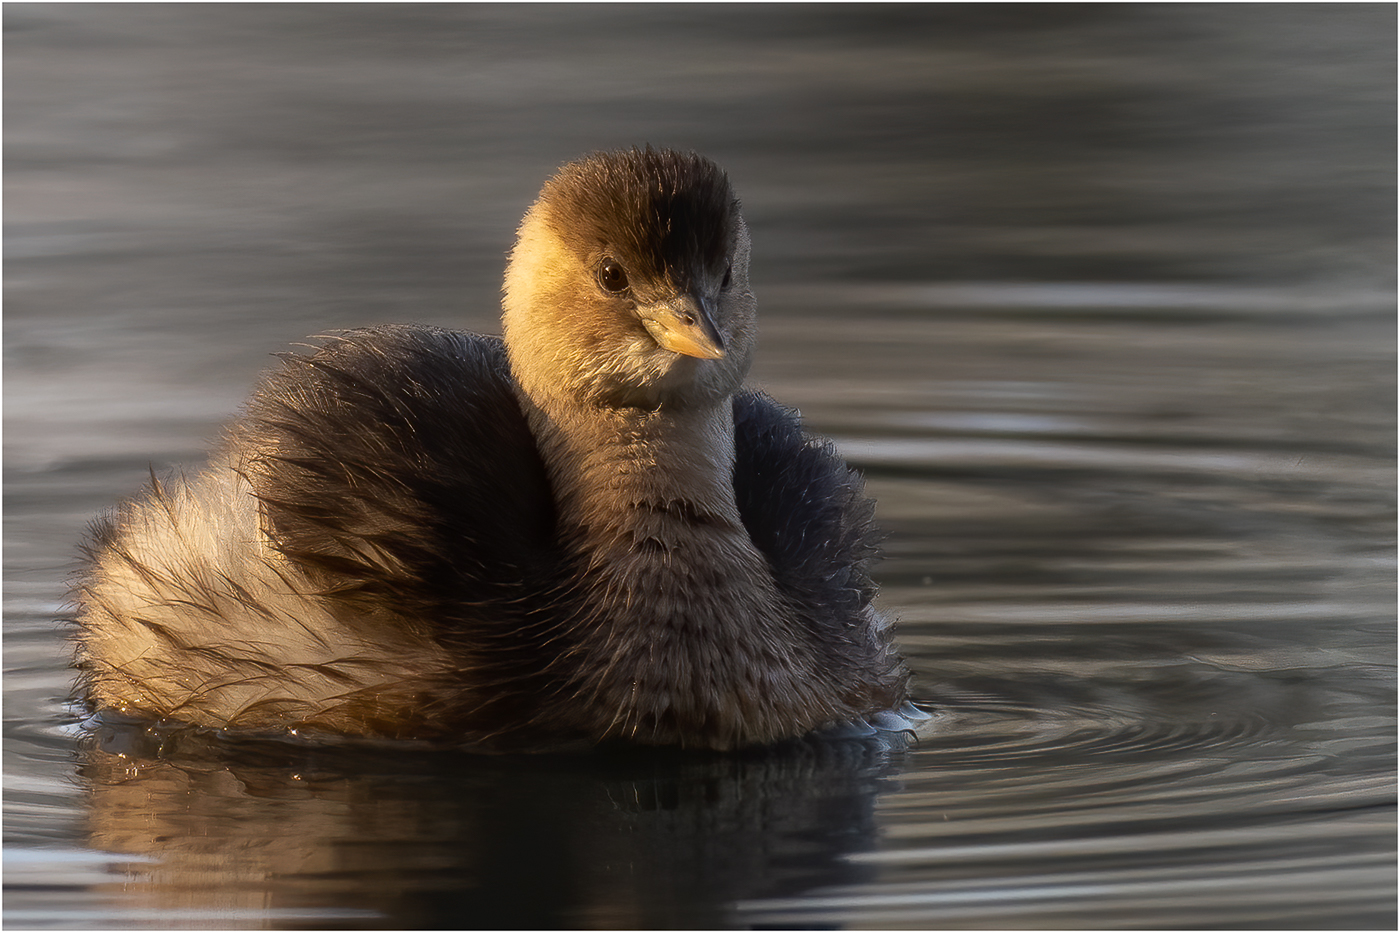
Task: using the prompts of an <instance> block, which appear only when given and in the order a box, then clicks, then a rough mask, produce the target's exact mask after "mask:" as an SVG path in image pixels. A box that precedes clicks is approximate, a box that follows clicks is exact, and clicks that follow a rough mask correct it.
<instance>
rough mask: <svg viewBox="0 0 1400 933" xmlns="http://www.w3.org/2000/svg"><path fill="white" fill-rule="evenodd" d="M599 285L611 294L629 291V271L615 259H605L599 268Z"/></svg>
mask: <svg viewBox="0 0 1400 933" xmlns="http://www.w3.org/2000/svg"><path fill="white" fill-rule="evenodd" d="M598 284H599V285H601V286H603V288H605V289H606V290H608V291H610V292H623V291H626V290H627V271H626V270H625V269H623V268H622V266H621V265H620V264H619V263H618V262H617V260H615V259H604V260H603V262H602V264H601V265H600V266H598Z"/></svg>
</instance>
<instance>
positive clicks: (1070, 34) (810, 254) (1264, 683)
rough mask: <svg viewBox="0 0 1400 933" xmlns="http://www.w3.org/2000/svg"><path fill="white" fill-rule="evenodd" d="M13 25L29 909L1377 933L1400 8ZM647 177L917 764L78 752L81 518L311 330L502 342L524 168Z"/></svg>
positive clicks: (226, 12) (143, 15)
mask: <svg viewBox="0 0 1400 933" xmlns="http://www.w3.org/2000/svg"><path fill="white" fill-rule="evenodd" d="M3 15H4V27H5V47H4V51H5V56H4V77H5V86H4V130H5V140H4V146H5V150H4V155H5V177H4V181H5V189H4V190H5V201H4V215H5V253H4V258H5V281H4V287H5V292H4V298H5V306H4V312H5V313H4V352H5V367H4V406H5V408H4V427H5V432H4V468H5V510H4V543H5V550H4V610H5V623H4V624H5V670H6V679H5V730H6V732H5V734H6V739H7V741H6V742H5V747H4V756H5V770H6V775H5V780H6V794H5V829H6V837H7V847H8V848H7V852H6V859H5V874H6V885H7V897H6V902H5V908H6V922H7V923H8V924H9V925H12V926H33V925H44V926H49V927H64V928H73V927H83V926H89V927H104V926H112V925H118V924H120V925H123V926H162V925H164V926H170V925H175V926H211V925H212V926H261V927H267V926H292V927H295V926H298V925H301V926H394V925H405V924H406V925H430V924H432V923H439V924H445V925H448V926H460V925H493V924H494V925H514V924H521V923H524V924H526V925H543V926H551V925H553V926H589V925H595V926H627V925H653V926H687V925H692V926H693V925H705V926H735V925H737V926H746V925H774V924H779V925H797V926H813V925H822V926H834V925H835V926H839V925H851V926H878V927H900V926H909V927H920V928H933V927H955V928H958V927H972V926H990V927H998V926H1000V927H1005V926H1016V927H1043V926H1079V927H1094V926H1105V927H1122V926H1189V925H1197V926H1210V927H1221V926H1232V925H1233V926H1249V925H1254V926H1259V925H1264V926H1275V927H1288V926H1304V927H1306V926H1312V927H1317V926H1352V927H1357V926H1376V927H1381V928H1393V926H1394V922H1395V916H1394V909H1395V887H1394V885H1395V877H1394V841H1395V836H1394V810H1393V807H1394V799H1395V798H1394V785H1393V774H1394V738H1395V728H1394V727H1395V721H1394V713H1395V695H1394V682H1395V678H1394V660H1395V629H1394V623H1395V562H1394V557H1395V551H1394V532H1395V524H1394V499H1395V398H1396V392H1395V374H1396V367H1395V350H1396V339H1395V338H1396V330H1395V326H1396V319H1395V254H1396V243H1395V231H1396V199H1395V194H1396V191H1395V178H1396V158H1395V156H1396V99H1395V98H1396V77H1397V76H1396V43H1395V35H1396V25H1397V24H1396V10H1395V7H1394V6H1393V5H1389V4H1203V5H1190V4H1172V5H1155V4H1131V5H1116V4H1084V5H1078V4H1068V5H1066V4H1032V5H1020V4H967V5H962V4H952V5H924V4H908V5H891V6H887V5H859V6H845V5H840V4H835V5H826V4H823V5H811V6H808V5H773V6H770V5H722V4H706V5H655V6H653V5H645V4H642V5H634V4H618V5H611V4H609V5H592V4H569V5H552V4H530V5H496V4H392V5H379V4H353V5H341V4H256V5H254V4H246V5H245V4H66V3H65V4H24V3H7V4H5V7H4V11H3ZM645 143H651V144H653V145H657V146H670V147H677V148H683V149H691V148H693V149H696V150H698V151H701V152H703V153H705V154H707V155H709V156H711V157H712V158H714V159H715V160H716V161H718V162H719V163H721V164H722V165H724V166H725V167H726V168H727V170H728V171H729V173H730V177H731V179H732V181H733V183H734V185H735V187H736V189H737V190H738V191H739V193H740V195H741V197H742V198H743V201H744V206H745V213H746V216H747V218H748V221H749V224H750V227H751V230H752V233H753V241H754V266H753V285H754V291H755V293H756V295H757V296H758V299H759V307H760V315H761V318H760V321H761V328H762V329H761V340H760V348H759V358H758V361H757V363H756V366H755V370H754V374H753V375H754V380H755V381H756V382H757V383H759V384H761V385H762V386H763V387H765V388H766V389H767V390H768V391H770V392H771V393H772V394H774V395H775V396H777V397H778V398H779V399H780V400H782V401H784V402H785V403H787V404H789V405H792V406H795V407H798V408H800V409H801V410H802V411H803V413H804V416H805V417H806V420H807V423H808V425H809V426H810V427H811V428H813V429H814V430H817V431H820V432H823V433H826V434H828V435H831V436H833V437H834V438H835V439H836V440H837V442H838V444H840V446H841V447H842V449H843V450H844V451H845V452H846V453H847V455H848V456H849V457H850V458H851V460H852V462H854V463H855V464H856V465H858V466H860V467H861V468H862V469H863V470H864V471H865V472H866V475H867V478H868V482H869V486H870V490H871V492H872V493H873V494H874V495H876V496H877V497H878V499H879V501H880V516H881V521H882V523H883V524H884V526H885V527H886V529H887V530H888V531H889V535H890V536H889V543H888V559H887V561H886V562H885V564H884V565H883V568H882V573H881V581H882V585H883V593H884V603H885V605H886V607H887V608H888V609H890V611H892V612H893V613H895V614H896V615H898V616H900V618H901V619H902V629H901V632H902V635H901V639H902V642H903V644H904V646H905V650H906V653H907V654H908V656H909V659H910V663H911V666H912V667H913V668H914V671H915V675H916V681H915V688H916V694H917V695H918V696H919V697H920V698H921V699H922V700H924V701H926V702H928V703H929V704H930V706H931V707H932V708H934V709H935V710H937V712H938V718H936V720H935V722H934V724H933V726H932V727H931V731H930V732H929V733H928V734H925V735H921V736H920V740H919V742H918V743H917V745H915V746H913V747H911V748H910V749H906V750H904V751H899V750H897V749H896V750H891V749H859V750H855V751H852V750H850V749H846V750H844V751H840V752H839V753H837V752H832V751H831V750H830V749H827V750H825V751H821V752H820V753H812V754H807V753H803V754H802V755H798V756H797V757H796V758H794V757H791V756H786V757H785V756H776V757H772V758H766V757H763V756H758V757H757V758H754V759H746V760H745V761H743V762H730V763H714V762H710V763H707V764H705V765H703V766H699V765H696V764H695V763H693V762H691V763H679V764H678V763H674V762H664V761H647V762H644V763H640V764H639V763H635V762H633V763H627V764H626V765H625V766H623V765H618V766H617V767H613V766H611V765H609V766H607V767H604V766H602V765H599V764H597V763H593V764H590V765H588V766H579V765H570V764H567V763H562V764H561V763H554V764H550V765H544V764H538V765H536V764H521V763H515V764H508V765H505V764H501V763H491V764H485V763H482V762H478V761H472V760H471V758H470V756H466V760H458V759H455V758H454V759H452V760H450V761H448V760H445V759H443V758H440V757H434V756H427V757H425V758H408V759H405V758H403V757H402V756H399V755H395V754H390V755H386V756H384V757H383V758H375V757H374V756H371V755H366V756H364V757H363V758H359V757H356V756H354V755H350V756H343V757H335V756H329V757H324V756H323V757H318V756H314V755H313V756H312V757H313V758H314V759H315V760H314V761H312V762H310V763H308V761H307V760H304V759H302V758H298V759H297V760H296V761H295V762H294V763H288V762H287V761H285V760H282V759H281V758H278V757H277V756H276V755H272V756H271V760H268V759H267V758H259V757H257V756H254V755H252V754H251V753H247V754H245V753H242V752H239V751H238V750H237V749H235V750H234V751H232V752H230V751H229V750H228V749H226V748H219V749H217V750H214V751H210V750H207V749H205V750H201V751H198V752H195V751H189V750H186V751H183V752H181V751H179V750H172V749H171V748H168V747H162V746H161V745H160V744H159V743H158V742H157V743H156V744H155V745H154V746H153V747H147V746H146V745H143V744H141V743H139V742H138V743H135V744H133V745H128V744H122V743H117V745H116V746H113V745H112V744H111V742H109V741H108V739H109V738H110V737H106V738H103V737H99V738H98V739H96V740H95V739H94V738H93V736H92V735H90V734H88V733H87V732H85V731H84V730H82V729H80V728H78V727H77V725H76V723H77V722H78V721H79V720H81V719H82V715H83V714H82V712H81V711H80V710H78V709H75V708H73V707H71V706H69V705H68V697H69V691H70V686H71V678H70V676H69V673H68V672H67V670H66V667H65V665H66V662H67V655H66V652H67V648H66V646H65V644H64V641H63V637H62V629H61V627H60V626H56V625H55V620H56V619H60V618H62V617H63V616H64V614H65V611H66V610H65V605H64V600H65V598H66V595H65V594H66V586H67V580H68V578H69V575H70V574H71V573H72V572H73V571H74V570H75V568H76V567H77V563H76V547H77V543H78V541H79V540H80V538H81V536H82V534H83V530H84V528H85V527H86V524H87V522H88V521H89V520H90V519H91V518H92V516H93V515H95V514H96V513H97V512H98V511H100V510H101V509H103V508H106V507H108V506H110V505H111V504H113V503H114V502H116V501H117V500H119V499H120V498H121V497H123V496H128V495H131V494H133V493H135V492H136V491H137V490H138V489H139V487H140V486H141V484H142V483H143V482H144V481H145V479H146V477H147V476H148V474H149V471H150V470H152V469H154V470H156V471H157V472H160V471H164V470H167V469H169V468H171V467H173V466H175V465H177V464H188V465H190V467H191V468H194V467H195V466H197V465H198V464H199V463H200V462H201V461H202V459H203V457H204V456H205V452H206V451H207V449H208V446H209V444H210V443H211V442H212V441H213V440H214V439H216V438H217V436H218V430H219V425H220V424H221V423H222V422H223V421H224V420H226V419H227V418H228V417H229V416H230V415H231V414H233V413H234V412H235V411H236V410H237V407H238V405H239V404H240V401H241V399H242V398H243V397H244V396H245V395H246V394H247V392H248V390H249V388H250V387H251V385H252V383H253V381H254V380H255V379H256V377H257V374H258V372H259V371H260V370H261V369H263V368H264V367H266V366H267V365H269V364H270V362H271V359H270V356H269V354H271V353H273V352H276V351H279V350H282V349H284V348H286V347H287V346H288V345H289V344H292V343H295V342H297V341H301V340H304V339H305V338H306V337H307V336H308V335H312V334H317V333H324V332H326V331H328V330H333V329H337V328H346V327H353V326H357V325H363V324H371V323H379V322H386V321H420V322H424V323H433V324H441V325H447V326H453V327H461V328H466V329H472V330H480V331H484V332H498V324H497V315H498V311H499V288H500V276H501V272H502V269H503V266H504V261H505V256H506V253H507V251H508V250H509V248H510V245H511V242H512V238H513V232H514V229H515V225H516V224H517V223H518V221H519V218H520V216H521V215H522V214H523V212H524V210H525V208H526V207H527V206H528V205H529V203H530V202H531V200H532V199H533V197H534V195H535V193H536V192H537V190H538V188H539V186H540V183H541V182H542V181H543V179H544V178H545V177H547V176H548V175H549V174H550V173H551V172H552V171H553V170H554V168H555V167H557V166H558V165H559V164H560V163H562V162H564V161H567V160H569V159H573V158H575V157H577V156H580V155H582V154H584V153H586V152H588V151H591V150H595V149H607V148H621V147H628V146H633V145H642V144H645ZM123 741H125V740H123ZM307 754H310V753H307ZM428 778H431V780H428ZM386 866H388V867H387V868H386ZM464 918H466V919H464ZM473 921H475V923H473Z"/></svg>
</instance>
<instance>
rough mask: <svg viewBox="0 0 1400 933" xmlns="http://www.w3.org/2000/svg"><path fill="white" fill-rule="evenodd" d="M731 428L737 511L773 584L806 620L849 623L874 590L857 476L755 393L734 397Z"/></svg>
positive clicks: (873, 552) (873, 541) (873, 550)
mask: <svg viewBox="0 0 1400 933" xmlns="http://www.w3.org/2000/svg"><path fill="white" fill-rule="evenodd" d="M734 433H735V463H734V493H735V498H736V499H737V501H738V505H739V514H740V515H741V516H742V517H743V520H744V525H745V526H746V527H747V528H748V531H749V537H750V538H751V539H752V540H753V543H754V545H755V546H756V547H757V548H758V549H759V550H760V551H762V552H763V554H764V555H765V556H766V557H767V558H768V561H769V563H770V564H771V565H772V568H773V573H774V576H775V577H776V578H777V580H778V584H779V586H780V587H781V588H782V589H783V591H784V592H786V593H787V594H788V595H789V596H790V597H793V598H795V599H796V600H797V601H798V602H799V603H801V604H806V605H807V606H808V607H813V608H814V609H815V612H813V613H812V617H814V618H828V619H829V618H833V617H840V618H845V619H847V620H850V621H851V622H854V620H855V619H856V618H857V616H858V615H859V613H860V612H861V610H862V609H863V608H864V607H865V606H867V605H868V604H869V603H870V602H871V600H872V599H873V598H874V595H875V586H874V583H873V582H872V581H871V577H870V569H871V565H872V563H873V562H874V560H875V559H876V557H877V556H878V553H879V547H878V544H879V539H880V534H879V531H878V529H877V528H876V527H875V524H874V517H875V508H874V503H873V502H872V501H871V500H870V499H867V498H866V497H865V494H864V483H863V482H862V480H861V478H860V475H859V474H858V473H856V472H855V471H854V470H852V469H851V468H850V467H848V466H847V465H846V463H845V462H844V461H843V460H842V459H841V457H840V455H839V454H838V453H837V452H836V449H835V448H834V447H833V446H832V445H831V444H830V443H829V442H827V441H824V440H821V439H819V438H813V437H811V436H809V435H807V434H806V433H805V432H804V431H803V430H802V425H801V423H800V422H799V420H798V418H797V415H796V414H795V413H794V412H791V411H788V410H786V409H784V408H782V407H781V406H779V405H778V404H777V403H776V402H774V401H773V400H772V399H771V398H769V397H768V396H766V395H763V394H761V393H757V392H744V393H741V394H739V395H738V396H736V397H735V399H734Z"/></svg>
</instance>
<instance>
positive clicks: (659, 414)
mask: <svg viewBox="0 0 1400 933" xmlns="http://www.w3.org/2000/svg"><path fill="white" fill-rule="evenodd" d="M525 408H526V412H527V415H528V417H529V420H530V426H531V429H532V430H533V432H534V434H535V438H536V440H537V442H538V443H539V445H540V452H541V454H542V456H543V458H544V461H545V465H546V467H547V469H548V471H549V474H550V481H551V483H552V484H553V487H554V494H555V500H556V504H557V505H558V508H559V517H560V521H561V524H562V526H563V529H564V531H565V533H566V535H568V536H571V537H573V538H575V539H576V542H577V543H578V544H579V545H581V546H583V547H585V548H588V549H594V548H596V547H599V546H604V545H612V544H617V543H622V544H636V543H637V542H638V540H640V539H639V538H638V535H641V536H642V537H643V538H645V537H647V536H648V535H651V536H654V535H655V533H658V532H660V531H663V530H666V529H667V526H675V527H671V528H670V529H669V532H670V533H669V534H666V535H664V536H663V537H662V539H661V542H662V543H665V544H667V545H670V546H673V547H674V546H675V545H676V544H677V543H678V542H676V541H672V540H669V539H671V538H673V537H674V536H675V534H676V533H678V532H679V531H682V530H684V529H685V528H686V527H687V526H689V527H691V528H692V529H694V528H696V527H703V528H706V529H708V530H710V531H712V532H715V531H718V532H729V533H734V534H740V535H743V537H744V540H745V541H746V542H747V533H745V532H744V530H743V522H742V519H741V518H740V517H739V509H738V506H737V504H736V503H735V499H734V483H733V476H734V414H733V407H732V405H731V403H730V400H729V399H727V398H726V399H723V400H722V402H721V403H719V404H716V405H708V406H698V407H685V408H669V407H663V408H658V409H656V410H651V411H648V410H641V409H635V408H589V409H587V410H571V409H568V408H562V410H561V408H560V407H558V406H551V408H552V410H547V409H546V408H544V407H541V406H539V405H536V404H535V403H533V402H532V401H531V400H529V399H526V400H525ZM618 538H621V539H625V540H622V541H614V540H612V539H618Z"/></svg>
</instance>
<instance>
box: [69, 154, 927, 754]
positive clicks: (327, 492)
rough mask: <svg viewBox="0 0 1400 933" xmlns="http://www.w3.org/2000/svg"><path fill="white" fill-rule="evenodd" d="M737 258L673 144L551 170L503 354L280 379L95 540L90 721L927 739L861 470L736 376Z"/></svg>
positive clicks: (88, 548)
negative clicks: (189, 463)
mask: <svg viewBox="0 0 1400 933" xmlns="http://www.w3.org/2000/svg"><path fill="white" fill-rule="evenodd" d="M750 251H751V243H750V236H749V230H748V227H747V225H746V224H745V221H744V218H743V215H742V211H741V204H740V201H739V199H738V198H737V196H736V195H735V193H734V190H733V188H732V186H731V184H730V181H729V178H728V176H727V174H726V173H725V171H724V170H723V169H721V168H720V167H719V166H718V165H717V164H716V163H715V162H713V161H712V160H710V159H709V158H707V157H705V156H703V155H700V154H697V153H694V152H682V151H678V150H672V149H663V148H653V147H652V146H650V145H647V146H645V147H643V148H631V149H625V150H615V151H602V152H596V153H592V154H589V155H587V156H584V157H582V158H579V159H578V160H576V161H573V162H569V163H567V164H565V165H563V166H562V167H561V168H559V169H558V170H557V172H556V173H555V174H554V175H552V176H551V177H550V178H549V179H548V180H547V181H546V182H545V184H544V186H543V189H542V190H541V192H540V194H539V196H538V198H537V199H536V200H535V201H534V203H533V204H532V205H531V206H530V207H529V209H528V211H527V212H526V214H525V216H524V219H523V221H522V222H521V224H520V227H519V229H518V231H517V237H516V241H515V245H514V247H513V248H512V249H511V251H510V253H509V258H508V261H507V268H506V272H505V278H504V286H503V297H502V302H501V304H502V317H501V321H502V336H499V337H497V336H483V335H478V334H474V333H468V332H464V331H456V330H449V329H445V328H440V327H432V326H426V325H414V324H392V325H380V326H372V327H365V328H360V329H354V330H346V331H341V332H337V333H333V334H326V335H322V336H321V337H320V338H319V339H320V340H321V341H322V342H321V343H318V344H313V345H311V346H309V347H306V348H303V351H302V352H288V353H284V354H279V357H280V363H278V364H275V365H274V367H273V368H272V369H271V370H270V371H269V372H267V373H266V374H265V375H264V376H263V377H262V379H261V381H260V383H259V384H258V385H257V387H256V388H255V390H254V391H253V393H252V395H251V397H250V398H249V400H248V401H247V403H246V405H245V406H244V409H243V411H242V413H241V414H240V415H239V416H238V417H237V418H235V419H234V420H233V421H232V422H231V423H230V424H229V425H228V426H226V428H225V429H224V432H223V435H222V436H221V438H220V440H219V442H218V444H217V446H216V447H215V449H214V450H213V452H212V453H211V456H210V459H209V461H208V464H207V465H206V466H205V467H204V468H202V469H200V470H199V471H198V472H195V473H194V474H192V475H191V474H185V473H178V474H175V475H173V476H171V477H167V478H164V479H162V478H159V477H157V476H156V475H155V473H154V471H152V476H151V480H150V484H149V486H148V487H146V488H145V489H143V491H142V492H141V494H139V495H138V496H137V497H135V498H133V499H131V500H128V501H126V502H124V503H121V504H119V505H118V506H116V507H115V508H114V509H112V510H111V511H109V512H107V513H105V514H104V515H103V516H101V517H99V518H98V519H96V520H95V521H94V523H93V526H92V528H91V530H90V533H89V535H88V537H87V538H86V539H85V541H84V544H83V545H82V547H83V551H84V555H85V561H84V567H83V570H82V571H81V572H80V574H79V577H78V580H77V583H76V584H75V590H74V603H75V604H76V607H77V611H76V615H75V619H74V621H75V623H76V625H75V634H74V641H75V643H76V644H75V660H74V666H75V667H76V668H77V670H78V672H79V675H78V676H79V683H80V687H81V692H82V694H83V696H84V698H85V700H86V702H87V703H88V704H89V706H90V707H91V708H93V709H94V710H96V711H98V712H99V713H101V712H106V713H112V714H117V715H121V716H130V717H137V718H139V719H142V720H149V721H155V722H160V723H168V724H173V725H177V726H181V727H191V728H197V729H205V730H215V731H217V732H221V733H223V732H228V731H234V732H237V733H240V734H243V733H246V734H254V735H262V734H271V735H277V736H296V737H316V736H321V737H325V738H328V739H333V738H337V737H340V738H344V737H348V738H351V739H353V738H357V737H358V738H364V739H387V740H416V741H427V742H435V743H451V744H460V745H463V746H469V747H477V748H483V749H504V750H538V749H551V748H565V747H575V746H577V747H594V746H599V745H605V746H606V745H613V744H621V745H638V746H671V747H679V748H685V749H709V750H715V751H721V752H723V751H731V750H735V749H742V748H746V747H751V746H762V745H771V744H773V743H780V742H783V741H787V740H793V739H801V738H803V737H805V736H810V735H814V734H815V735H853V734H855V735H863V734H870V733H873V732H875V731H876V730H905V729H909V728H911V727H912V724H913V723H915V722H917V721H919V720H922V719H926V718H928V715H929V714H927V713H925V712H923V711H922V710H919V709H918V708H917V707H916V706H914V705H913V704H912V703H911V702H910V700H909V694H908V688H909V679H910V673H909V670H908V667H907V665H906V663H905V662H904V660H903V658H902V657H901V655H900V652H899V650H898V648H897V646H896V643H895V640H894V624H893V620H892V618H891V617H890V616H889V615H888V614H886V613H885V612H883V611H881V610H880V609H879V608H877V606H876V605H875V597H876V586H875V583H874V582H873V579H872V576H871V570H872V566H873V563H874V561H875V560H876V559H877V557H878V554H879V544H880V537H881V535H880V532H879V530H878V529H877V527H876V525H875V522H874V503H873V501H872V500H871V499H870V498H868V497H867V496H866V495H865V492H864V488H863V480H862V478H861V476H860V474H859V473H858V472H857V471H856V470H854V469H852V468H851V467H849V466H848V465H847V464H846V463H845V462H844V461H843V460H842V458H841V457H840V455H839V453H838V452H837V451H836V449H835V448H834V446H833V445H832V444H831V442H830V441H827V440H824V439H822V438H820V437H817V436H813V435H811V434H809V433H807V432H806V431H805V430H804V428H803V427H802V424H801V420H800V417H799V415H798V414H797V413H796V412H794V411H792V410H789V409H787V408H785V407H783V406H781V405H779V404H778V403H777V402H776V401H774V400H773V399H772V398H770V397H769V396H767V395H766V394H764V393H762V392H761V391H758V390H756V389H753V388H750V387H748V386H746V384H745V379H746V377H747V375H748V371H749V368H750V365H751V362H752V359H753V356H754V349H755V339H756V301H755V298H754V295H753V293H752V290H751V287H750V284H749V263H750Z"/></svg>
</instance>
